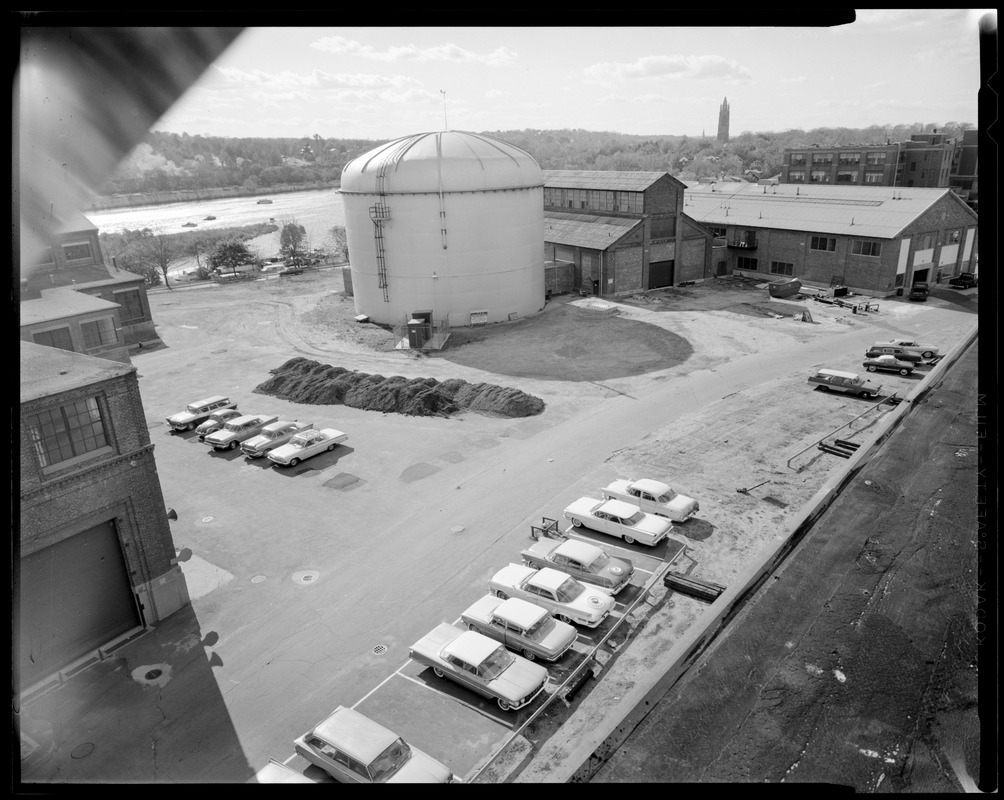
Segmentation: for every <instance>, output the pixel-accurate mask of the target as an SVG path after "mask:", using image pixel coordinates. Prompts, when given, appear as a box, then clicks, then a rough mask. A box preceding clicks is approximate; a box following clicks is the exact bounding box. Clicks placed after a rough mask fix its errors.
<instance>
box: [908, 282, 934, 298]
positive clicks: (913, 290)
mask: <svg viewBox="0 0 1004 800" xmlns="http://www.w3.org/2000/svg"><path fill="white" fill-rule="evenodd" d="M930 293H931V287H930V285H929V284H928V283H926V282H925V281H918V282H917V283H915V284H914V285H913V286H911V287H910V295H909V297H910V299H911V300H927V296H928V295H929V294H930Z"/></svg>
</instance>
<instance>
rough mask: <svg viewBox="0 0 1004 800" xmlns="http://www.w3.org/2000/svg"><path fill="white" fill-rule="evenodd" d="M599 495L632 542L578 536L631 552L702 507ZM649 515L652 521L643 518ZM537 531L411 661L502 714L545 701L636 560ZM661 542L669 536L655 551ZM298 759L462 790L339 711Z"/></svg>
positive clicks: (658, 496)
mask: <svg viewBox="0 0 1004 800" xmlns="http://www.w3.org/2000/svg"><path fill="white" fill-rule="evenodd" d="M603 493H604V499H603V500H597V499H595V498H586V499H589V500H591V501H592V503H593V504H599V505H600V506H606V505H607V504H609V503H614V504H615V505H614V506H613V508H615V509H616V510H617V511H618V512H619V515H620V516H619V519H621V520H622V523H623V521H631V522H630V523H629V524H626V525H625V526H624V530H625V531H627V535H625V534H624V532H623V531H614V530H613V529H610V528H608V527H606V526H605V525H604V524H603V523H606V522H610V520H601V518H600V517H598V516H596V515H592V516H590V517H589V518H588V519H587V518H586V517H585V516H582V517H576V518H574V519H573V523H572V524H573V526H576V527H578V526H581V525H586V526H589V527H591V528H593V529H594V530H598V531H600V532H607V533H612V534H613V535H615V536H619V537H620V538H623V539H624V540H625V541H628V542H632V541H639V542H642V541H645V539H643V537H641V536H639V535H638V533H639V531H638V528H637V526H638V525H639V524H641V526H642V527H645V523H646V522H648V523H650V522H651V521H652V520H660V521H661V522H662V523H664V525H665V528H666V530H667V531H668V530H669V529H670V528H671V526H672V521H673V520H676V521H680V522H682V521H684V520H686V519H689V518H690V517H692V516H693V514H694V512H695V511H696V510H698V509H699V507H700V506H699V504H698V503H697V501H696V500H693V499H692V498H689V497H686V496H684V495H681V494H678V493H677V492H674V491H673V490H672V489H671V488H670V487H669V486H668V485H667V484H664V483H661V482H658V481H652V480H648V479H641V480H618V481H614V482H612V483H611V484H610V485H609V486H608V487H606V489H604V490H603ZM608 493H609V494H610V495H611V497H610V498H608V497H607V494H608ZM621 497H623V498H626V499H619V498H621ZM643 505H644V506H645V507H646V508H649V509H652V513H649V512H647V511H642V506H643ZM620 506H624V508H620ZM597 510H598V509H597ZM608 510H609V509H608ZM629 510H631V513H628V511H629ZM575 519H579V521H578V522H575ZM533 530H534V531H535V532H536V533H537V535H535V536H534V539H535V541H534V543H533V544H532V545H530V546H528V547H526V548H524V549H523V550H522V551H521V552H520V559H521V562H520V563H518V564H517V563H512V564H509V565H508V566H506V567H503V568H502V569H500V570H498V571H497V572H496V573H495V574H494V575H493V576H492V578H491V579H490V580H489V582H488V592H487V593H486V594H485V595H484V596H483V597H481V598H479V599H478V600H476V601H475V602H474V603H472V604H471V605H470V606H468V607H467V608H466V609H465V610H464V611H463V612H462V613H461V614H460V619H459V622H458V623H456V624H454V623H449V622H443V623H440V624H439V625H437V626H436V627H435V628H433V629H432V630H431V631H429V632H428V633H427V634H426V635H425V636H423V637H422V638H420V639H419V640H418V641H417V642H415V643H414V644H413V645H412V646H411V648H410V649H409V656H410V657H411V658H412V659H413V660H414V661H415V662H416V663H419V664H423V665H425V666H428V667H430V668H431V669H432V672H433V674H434V675H436V676H437V677H439V678H446V679H449V680H451V681H453V682H455V683H457V684H458V685H461V686H464V687H466V688H467V689H469V690H471V691H473V692H475V693H476V694H478V695H480V696H482V697H486V698H488V699H490V700H493V701H495V702H496V703H497V705H498V707H499V708H500V709H501V710H503V711H514V710H518V709H521V708H525V707H527V706H528V705H530V704H531V703H533V702H534V701H535V700H536V699H537V698H538V697H540V696H541V695H542V694H544V693H545V692H546V689H547V685H548V683H549V681H550V680H551V675H550V672H549V671H548V669H547V667H545V666H543V665H542V664H540V663H538V662H541V661H543V662H548V663H555V662H558V661H560V660H561V659H563V658H564V657H565V656H566V654H567V653H568V652H569V651H570V650H571V649H572V645H573V644H574V643H575V641H576V639H577V638H578V631H577V629H576V628H577V626H578V627H582V628H587V629H594V628H596V627H598V626H599V625H600V624H602V623H603V621H604V620H606V619H607V618H608V617H609V616H610V614H611V612H612V611H613V609H614V607H615V605H616V601H615V599H614V598H615V596H616V595H617V594H618V593H620V592H621V591H622V590H623V589H624V588H625V587H626V586H628V585H629V584H630V582H631V579H632V577H633V576H634V574H635V566H634V564H633V563H632V561H631V560H630V559H628V558H623V557H618V556H614V555H611V554H610V553H608V552H607V551H606V550H604V549H603V548H602V547H600V546H598V545H595V544H592V543H589V542H585V541H582V540H579V539H572V538H570V537H569V536H568V535H567V532H566V533H563V532H561V531H559V530H558V522H557V520H553V519H547V518H545V519H544V520H543V523H542V525H541V526H539V527H537V526H535V527H534V529H533ZM631 534H634V535H633V536H632V535H631ZM663 538H665V534H664V532H663V533H662V534H661V535H658V541H662V539H663ZM294 749H295V750H296V752H297V753H298V754H299V755H301V756H303V757H304V758H305V759H306V760H307V761H309V762H310V763H311V764H314V765H316V766H318V767H320V768H321V769H323V770H324V771H325V772H327V773H328V774H329V775H331V776H332V777H334V778H335V779H336V780H340V781H349V782H413V783H417V782H438V783H445V782H449V781H453V780H456V779H455V778H454V777H453V775H452V773H451V771H450V769H449V768H448V767H446V766H444V765H442V764H440V763H439V762H437V761H436V760H435V759H433V758H432V757H431V756H429V755H427V754H425V753H423V752H422V751H421V750H419V749H418V748H415V747H413V746H411V745H409V744H407V743H406V742H404V740H402V739H401V738H400V737H398V736H396V734H394V733H393V732H392V731H390V730H388V729H387V728H384V727H383V726H381V725H379V724H378V723H376V722H374V721H373V720H370V719H369V718H367V717H365V716H364V715H362V714H360V713H359V712H358V711H355V710H353V709H349V708H345V707H342V706H339V707H338V708H337V709H336V710H335V711H334V712H333V713H332V714H331V715H330V716H329V717H327V718H326V719H325V720H323V721H322V722H321V723H319V724H318V725H315V726H314V727H313V728H312V729H311V730H309V731H307V732H306V733H305V734H303V735H302V736H300V737H298V738H297V739H296V740H295V741H294ZM256 777H257V780H259V781H260V782H265V781H297V782H299V781H300V780H303V781H307V780H309V779H308V778H306V777H304V776H303V775H301V774H300V773H297V772H295V771H294V770H290V769H289V768H288V767H285V766H283V765H282V764H279V763H278V762H275V761H273V762H272V763H270V764H269V765H268V767H266V768H265V769H264V770H262V771H261V772H260V773H259V774H258V776H256Z"/></svg>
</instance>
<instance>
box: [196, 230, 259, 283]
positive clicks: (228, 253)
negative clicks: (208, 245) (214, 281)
mask: <svg viewBox="0 0 1004 800" xmlns="http://www.w3.org/2000/svg"><path fill="white" fill-rule="evenodd" d="M255 260H256V259H255V255H254V253H252V252H251V248H250V247H248V246H247V245H246V244H245V243H244V242H240V241H237V240H236V239H232V240H231V241H229V242H220V243H219V244H217V245H216V247H214V248H213V251H212V252H211V253H210V254H209V256H208V257H207V258H206V263H207V264H208V265H209V268H210V269H213V270H219V271H220V272H224V271H226V270H229V271H231V272H232V273H233V274H234V275H236V274H237V268H238V267H241V266H244V265H245V264H253V263H255Z"/></svg>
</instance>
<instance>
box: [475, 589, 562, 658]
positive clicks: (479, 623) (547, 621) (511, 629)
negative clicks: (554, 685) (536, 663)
mask: <svg viewBox="0 0 1004 800" xmlns="http://www.w3.org/2000/svg"><path fill="white" fill-rule="evenodd" d="M460 619H461V620H462V621H463V623H464V624H465V625H466V626H467V627H468V628H469V629H470V630H472V631H477V632H478V633H482V634H484V635H485V636H488V637H489V638H491V639H494V640H495V641H497V642H502V644H504V645H505V646H506V647H508V648H509V649H510V650H512V651H513V652H516V653H520V654H522V656H523V658H525V659H527V660H528V661H533V660H534V659H535V658H542V659H544V660H545V661H556V660H557V659H559V658H561V657H562V656H563V655H564V654H565V653H567V652H568V648H570V647H571V646H572V644H573V643H574V642H575V638H576V636H577V635H578V634H576V632H575V628H573V627H572V626H571V625H569V624H568V623H567V622H562V621H561V620H559V619H555V618H554V617H552V616H551V615H550V614H549V613H548V611H547V609H546V608H541V607H540V606H537V605H534V604H533V603H528V602H527V601H526V600H521V599H520V598H518V597H510V598H509V599H508V600H502V599H501V598H499V597H496V596H495V595H493V594H486V595H485V596H484V597H482V598H481V599H480V600H477V601H475V602H474V603H473V604H472V605H471V606H469V607H468V608H467V610H466V611H464V613H463V614H461V615H460Z"/></svg>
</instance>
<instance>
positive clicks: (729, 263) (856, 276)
mask: <svg viewBox="0 0 1004 800" xmlns="http://www.w3.org/2000/svg"><path fill="white" fill-rule="evenodd" d="M684 210H685V211H686V213H687V215H688V216H690V217H693V218H694V219H696V220H698V221H699V222H701V223H703V224H704V225H706V226H708V227H709V228H710V229H711V231H712V233H713V234H714V236H715V240H714V247H713V251H714V254H713V256H712V258H713V260H714V263H715V270H716V273H717V274H723V273H726V272H727V273H735V274H740V275H748V276H753V277H763V278H764V279H771V278H777V279H781V278H785V277H792V276H793V277H797V278H799V279H800V280H801V281H802V282H803V283H804V284H807V285H816V286H820V287H826V286H832V285H840V286H846V287H848V288H849V289H852V290H853V291H855V292H859V293H861V294H867V295H872V296H886V295H889V294H893V293H894V292H895V291H896V289H897V288H899V287H909V286H911V285H912V284H913V283H914V282H916V281H930V282H932V283H934V282H936V281H938V280H939V278H940V279H947V278H949V277H951V276H953V275H957V274H958V273H960V272H976V271H977V264H978V258H979V249H978V248H979V239H978V233H979V227H978V222H979V218H978V216H977V215H976V213H975V212H974V211H973V210H972V209H971V208H969V207H968V206H967V205H966V204H965V203H964V202H963V201H962V199H961V198H960V197H959V196H958V195H957V194H955V193H954V192H952V191H951V190H950V189H916V188H913V189H893V188H884V187H870V186H866V187H861V186H859V187H852V186H798V185H790V184H773V185H764V184H750V183H717V184H693V185H691V186H690V187H688V189H687V192H686V201H685V205H684Z"/></svg>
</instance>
